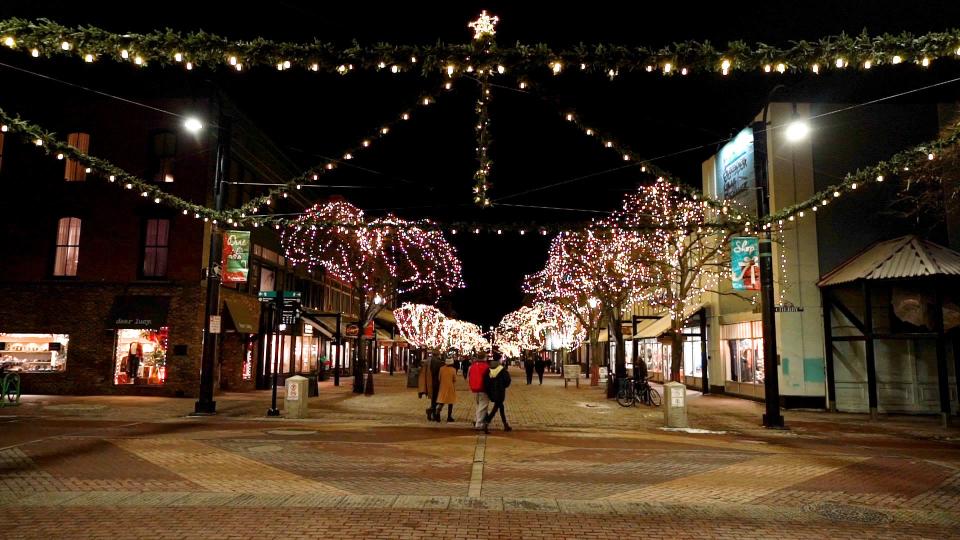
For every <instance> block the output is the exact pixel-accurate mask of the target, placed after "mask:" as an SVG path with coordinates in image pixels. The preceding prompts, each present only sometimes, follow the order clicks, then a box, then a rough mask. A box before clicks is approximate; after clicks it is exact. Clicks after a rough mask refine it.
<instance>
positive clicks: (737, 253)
mask: <svg viewBox="0 0 960 540" xmlns="http://www.w3.org/2000/svg"><path fill="white" fill-rule="evenodd" d="M730 270H731V277H732V280H733V288H734V289H736V290H738V291H759V290H760V241H759V239H758V238H757V237H755V236H736V237H734V238H733V239H731V240H730Z"/></svg>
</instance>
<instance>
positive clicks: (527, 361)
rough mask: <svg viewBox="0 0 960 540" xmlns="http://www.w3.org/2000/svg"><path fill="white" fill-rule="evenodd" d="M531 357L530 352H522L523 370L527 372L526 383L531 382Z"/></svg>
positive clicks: (532, 363) (532, 364)
mask: <svg viewBox="0 0 960 540" xmlns="http://www.w3.org/2000/svg"><path fill="white" fill-rule="evenodd" d="M533 366H534V362H533V358H531V357H530V353H528V352H524V353H523V370H524V371H525V372H527V384H533Z"/></svg>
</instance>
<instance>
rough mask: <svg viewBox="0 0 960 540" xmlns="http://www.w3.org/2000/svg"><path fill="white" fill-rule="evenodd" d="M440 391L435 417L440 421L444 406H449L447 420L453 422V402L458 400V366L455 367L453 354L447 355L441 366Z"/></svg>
mask: <svg viewBox="0 0 960 540" xmlns="http://www.w3.org/2000/svg"><path fill="white" fill-rule="evenodd" d="M439 376H440V377H439V378H440V391H439V392H438V394H437V411H436V413H434V418H435V419H437V421H439V418H440V415H441V414H442V413H443V406H444V405H446V406H447V422H453V404H454V403H456V402H457V389H456V384H457V368H456V367H454V359H453V355H452V354H450V355H448V356H447V358H446V360H445V361H444V366H443V367H441V368H440V373H439Z"/></svg>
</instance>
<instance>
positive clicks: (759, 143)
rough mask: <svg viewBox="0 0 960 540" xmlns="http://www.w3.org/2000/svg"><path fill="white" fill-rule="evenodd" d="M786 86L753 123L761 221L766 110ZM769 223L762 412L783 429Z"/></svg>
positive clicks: (764, 253)
mask: <svg viewBox="0 0 960 540" xmlns="http://www.w3.org/2000/svg"><path fill="white" fill-rule="evenodd" d="M784 89H786V86H784V85H782V84H778V85H777V86H774V87H773V89H772V90H770V93H769V94H768V95H767V100H766V103H765V104H764V106H763V120H762V121H761V122H754V124H753V149H754V155H755V156H756V158H757V159H756V163H755V170H756V176H757V217H758V218H759V219H760V220H761V221H762V220H763V219H765V218H767V217H768V216H769V215H770V182H769V178H768V176H767V168H768V163H769V159H768V157H767V130H768V126H767V113H768V111H769V108H770V101H771V100H772V99H773V95H774V94H775V93H777V92H778V91H780V90H784ZM808 132H809V128H808V127H807V126H806V124H804V123H802V122H799V121H796V120H794V122H792V123H791V124H790V125H789V126H788V127H787V132H786V134H787V138H788V139H790V140H791V141H796V140H800V139H802V138H804V137H806V136H807V133H808ZM770 236H771V235H770V227H769V224H768V225H767V227H765V228H764V229H763V230H762V231H761V232H760V253H759V256H760V299H761V305H762V308H763V311H762V313H763V323H762V324H763V387H764V388H763V389H764V401H765V402H766V412H765V413H764V415H763V427H767V428H776V429H783V428H785V427H786V426H785V425H784V421H783V415H782V414H780V368H779V363H780V362H779V358H778V355H777V323H776V313H775V311H774V294H773V246H772V244H771V238H770Z"/></svg>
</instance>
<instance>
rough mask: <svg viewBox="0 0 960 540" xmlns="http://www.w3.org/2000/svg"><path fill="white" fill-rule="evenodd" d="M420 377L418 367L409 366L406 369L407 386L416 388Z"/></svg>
mask: <svg viewBox="0 0 960 540" xmlns="http://www.w3.org/2000/svg"><path fill="white" fill-rule="evenodd" d="M419 379H420V367H419V366H410V369H408V370H407V388H416V387H417V384H418V380H419Z"/></svg>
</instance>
